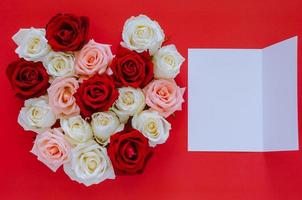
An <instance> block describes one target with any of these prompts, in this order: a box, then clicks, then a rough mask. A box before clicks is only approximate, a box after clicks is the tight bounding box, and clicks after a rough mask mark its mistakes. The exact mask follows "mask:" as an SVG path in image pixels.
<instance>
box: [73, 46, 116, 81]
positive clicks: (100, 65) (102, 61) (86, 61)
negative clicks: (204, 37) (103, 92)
mask: <svg viewBox="0 0 302 200" xmlns="http://www.w3.org/2000/svg"><path fill="white" fill-rule="evenodd" d="M112 59H113V55H112V52H111V49H110V45H107V44H100V43H97V42H95V41H94V40H90V41H89V42H88V43H87V44H86V45H85V46H84V47H83V48H82V49H81V50H80V51H78V52H76V53H75V70H76V74H77V75H78V76H79V77H80V78H81V79H83V78H84V79H85V78H88V77H90V76H92V75H93V74H95V73H99V74H102V73H104V72H106V70H107V67H108V65H109V64H110V63H111V61H112Z"/></svg>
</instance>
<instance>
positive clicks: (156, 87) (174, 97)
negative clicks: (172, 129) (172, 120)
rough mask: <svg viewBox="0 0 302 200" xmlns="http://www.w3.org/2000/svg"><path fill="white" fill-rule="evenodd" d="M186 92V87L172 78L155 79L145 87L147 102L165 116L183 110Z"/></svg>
mask: <svg viewBox="0 0 302 200" xmlns="http://www.w3.org/2000/svg"><path fill="white" fill-rule="evenodd" d="M184 92H185V88H180V87H178V86H177V85H176V83H175V81H174V80H172V79H158V80H153V81H152V82H151V83H149V84H148V85H147V86H146V87H145V88H144V93H145V95H146V104H147V105H148V106H150V107H151V108H152V109H154V110H156V111H158V112H159V114H160V115H162V116H163V117H168V116H169V115H171V114H172V113H174V112H175V111H176V110H181V104H182V102H184V99H183V94H184Z"/></svg>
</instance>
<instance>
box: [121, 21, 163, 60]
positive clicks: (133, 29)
mask: <svg viewBox="0 0 302 200" xmlns="http://www.w3.org/2000/svg"><path fill="white" fill-rule="evenodd" d="M122 37H123V42H121V45H122V46H123V47H125V48H128V49H130V50H135V51H137V52H138V53H141V52H143V51H147V50H149V53H150V55H153V54H154V53H155V52H156V51H157V50H158V49H159V48H160V46H161V44H162V43H163V41H164V39H165V34H164V32H163V30H162V29H161V27H160V26H159V24H158V23H157V22H156V21H152V20H151V19H150V18H149V17H147V16H146V15H139V16H137V17H131V18H129V19H128V20H127V21H126V22H125V24H124V28H123V33H122Z"/></svg>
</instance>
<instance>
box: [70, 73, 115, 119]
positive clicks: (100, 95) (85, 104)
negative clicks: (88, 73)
mask: <svg viewBox="0 0 302 200" xmlns="http://www.w3.org/2000/svg"><path fill="white" fill-rule="evenodd" d="M118 95H119V93H118V90H117V89H116V88H115V86H114V82H113V80H112V78H111V77H110V76H108V75H107V74H102V75H99V74H95V75H94V76H92V77H91V78H89V79H88V80H84V81H83V83H82V84H81V85H80V87H79V88H78V90H77V92H76V93H75V98H76V102H77V104H78V106H79V107H80V110H81V114H82V116H83V117H90V115H92V114H93V113H95V112H99V111H107V110H108V109H109V108H110V106H111V105H112V104H113V103H114V102H115V100H116V99H117V98H118Z"/></svg>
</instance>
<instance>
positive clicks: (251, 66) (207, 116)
mask: <svg viewBox="0 0 302 200" xmlns="http://www.w3.org/2000/svg"><path fill="white" fill-rule="evenodd" d="M188 60H189V61H188V62H189V87H188V91H189V98H188V101H189V113H188V115H189V131H188V133H189V135H188V150H189V151H251V152H253V151H254V152H257V151H259V152H261V151H283V150H298V149H299V145H298V119H297V118H298V117H297V37H293V38H290V39H288V40H285V41H283V42H280V43H277V44H275V45H272V46H269V47H267V48H264V49H189V52H188Z"/></svg>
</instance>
